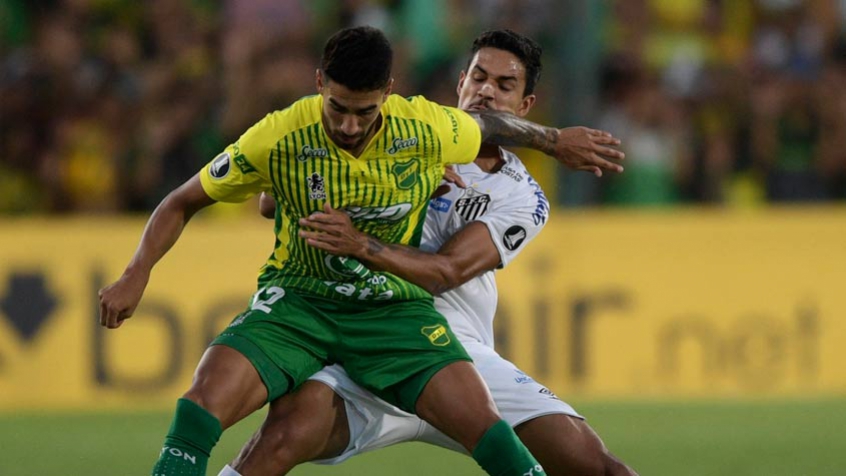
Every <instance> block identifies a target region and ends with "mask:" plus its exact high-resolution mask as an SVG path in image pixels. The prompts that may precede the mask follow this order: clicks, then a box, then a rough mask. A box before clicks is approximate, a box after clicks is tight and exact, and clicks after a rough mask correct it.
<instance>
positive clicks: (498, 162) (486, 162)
mask: <svg viewBox="0 0 846 476" xmlns="http://www.w3.org/2000/svg"><path fill="white" fill-rule="evenodd" d="M474 162H475V164H476V166H477V167H479V168H480V169H482V170H483V171H485V172H487V173H489V174H493V173H496V172H499V169H501V168H502V166H503V165H505V159H503V158H502V151H501V150H500V148H499V146H495V145H482V147H481V148H480V149H479V155H477V156H476V160H474Z"/></svg>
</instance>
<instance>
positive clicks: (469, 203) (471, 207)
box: [455, 188, 491, 221]
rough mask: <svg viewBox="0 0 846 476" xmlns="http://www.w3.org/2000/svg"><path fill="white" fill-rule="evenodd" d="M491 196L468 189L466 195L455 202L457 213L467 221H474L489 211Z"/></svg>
mask: <svg viewBox="0 0 846 476" xmlns="http://www.w3.org/2000/svg"><path fill="white" fill-rule="evenodd" d="M490 203H491V196H490V195H488V194H486V193H481V192H478V191H476V189H473V188H468V189H467V190H466V191H465V192H464V195H463V196H462V197H461V198H459V199H458V200H457V201H456V202H455V213H458V214H459V215H460V216H461V218H464V220H466V221H473V220H475V219H477V218H479V217H480V216H482V215H484V214H485V213H486V212H487V211H488V205H490Z"/></svg>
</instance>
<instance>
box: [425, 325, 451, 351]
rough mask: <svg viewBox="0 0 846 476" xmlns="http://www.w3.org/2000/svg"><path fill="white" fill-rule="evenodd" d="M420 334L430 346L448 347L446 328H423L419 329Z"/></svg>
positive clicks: (438, 326)
mask: <svg viewBox="0 0 846 476" xmlns="http://www.w3.org/2000/svg"><path fill="white" fill-rule="evenodd" d="M420 332H421V333H423V335H424V336H426V337H428V338H429V342H431V343H432V345H436V346H438V347H444V346H446V345H449V342H450V340H449V334H447V330H446V327H444V326H443V325H441V324H438V325H436V326H425V327H423V328H421V329H420Z"/></svg>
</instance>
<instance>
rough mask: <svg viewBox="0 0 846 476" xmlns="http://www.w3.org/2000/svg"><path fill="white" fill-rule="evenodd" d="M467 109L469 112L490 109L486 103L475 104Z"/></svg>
mask: <svg viewBox="0 0 846 476" xmlns="http://www.w3.org/2000/svg"><path fill="white" fill-rule="evenodd" d="M467 109H468V110H470V111H487V110H488V109H490V107H489V106H488V103H487V101H483V102H479V103H476V104H472V105H470V107H469V108H467Z"/></svg>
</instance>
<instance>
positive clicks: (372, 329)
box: [337, 300, 470, 413]
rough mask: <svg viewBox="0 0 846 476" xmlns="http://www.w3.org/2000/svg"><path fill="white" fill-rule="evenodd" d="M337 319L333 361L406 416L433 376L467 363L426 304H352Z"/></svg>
mask: <svg viewBox="0 0 846 476" xmlns="http://www.w3.org/2000/svg"><path fill="white" fill-rule="evenodd" d="M337 319H338V324H339V327H340V329H341V336H342V338H341V348H340V349H339V351H338V352H337V355H338V362H339V363H341V364H342V365H343V366H344V368H345V369H346V371H347V372H348V373H349V375H350V377H351V378H352V379H353V380H354V381H356V382H357V383H359V384H361V385H362V386H363V387H365V388H367V389H368V390H370V391H372V392H373V393H374V394H376V395H377V396H379V397H380V398H382V399H384V400H386V401H388V402H389V403H391V404H394V405H396V406H398V407H399V408H401V409H403V410H405V411H407V412H410V413H412V412H415V408H416V403H417V399H418V397H419V396H420V394H421V392H422V391H423V388H424V387H425V386H426V385H427V384H428V383H429V380H430V379H431V378H432V376H433V375H435V374H436V373H438V372H439V371H440V370H441V369H443V368H445V367H446V366H448V365H449V364H452V363H455V362H467V361H470V357H469V356H468V355H467V353H466V352H465V351H464V348H463V347H462V345H461V343H460V342H459V341H458V340H457V339H456V338H455V335H454V334H453V333H452V330H451V329H450V328H449V325H448V324H447V322H446V319H445V318H444V317H443V316H442V315H441V314H439V313H438V312H437V311H436V310H435V308H434V305H433V304H432V301H431V300H415V301H403V302H398V303H380V304H378V305H371V306H370V307H366V308H364V307H362V306H361V305H358V306H356V307H355V308H354V309H351V310H350V312H348V313H344V312H343V310H341V312H339V313H338V314H337Z"/></svg>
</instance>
